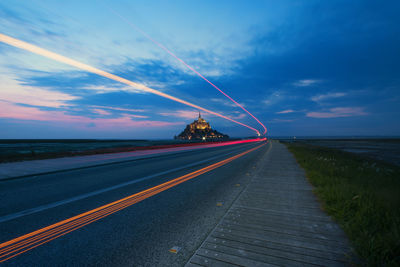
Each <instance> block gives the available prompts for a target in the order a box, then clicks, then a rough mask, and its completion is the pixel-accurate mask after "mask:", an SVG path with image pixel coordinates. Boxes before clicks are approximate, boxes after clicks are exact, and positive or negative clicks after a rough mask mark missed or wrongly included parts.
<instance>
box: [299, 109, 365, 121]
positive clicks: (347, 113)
mask: <svg viewBox="0 0 400 267" xmlns="http://www.w3.org/2000/svg"><path fill="white" fill-rule="evenodd" d="M367 114H368V113H366V112H364V110H363V108H360V107H350V108H344V107H339V108H331V109H329V112H308V113H307V114H306V116H307V117H310V118H319V119H322V118H323V119H326V118H342V117H353V116H364V115H367Z"/></svg>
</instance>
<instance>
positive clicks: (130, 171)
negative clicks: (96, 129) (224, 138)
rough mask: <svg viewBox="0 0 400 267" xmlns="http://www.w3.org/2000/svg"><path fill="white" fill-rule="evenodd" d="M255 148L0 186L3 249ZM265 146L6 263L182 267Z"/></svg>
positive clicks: (192, 153) (219, 150)
mask: <svg viewBox="0 0 400 267" xmlns="http://www.w3.org/2000/svg"><path fill="white" fill-rule="evenodd" d="M258 145H260V143H250V144H240V145H233V146H224V147H218V148H208V149H202V150H198V151H189V152H184V153H180V154H175V155H168V156H161V157H157V158H151V159H142V160H140V161H132V162H125V163H116V164H112V165H107V166H98V167H93V168H87V169H82V170H74V171H65V172H59V173H56V174H48V175H39V176H33V177H26V178H21V179H16V180H9V181H0V199H1V200H2V201H1V203H0V233H1V234H0V243H3V242H6V241H8V240H11V239H13V238H17V237H19V236H21V235H24V234H27V233H30V232H32V231H35V230H37V229H41V228H43V227H46V226H48V225H51V224H54V223H57V222H59V221H61V220H65V219H67V218H70V217H72V216H75V215H77V214H81V213H83V212H86V211H88V210H92V209H95V208H97V207H99V206H102V205H105V204H108V203H110V202H112V201H116V200H119V199H121V198H124V197H127V196H130V195H132V194H134V193H137V192H139V191H142V190H144V189H147V188H150V187H153V186H156V185H159V184H160V183H163V182H166V181H169V180H171V179H174V178H177V177H180V176H182V175H185V174H187V173H190V172H193V171H195V170H198V169H200V168H203V167H205V166H209V165H210V164H213V163H215V162H219V161H221V160H224V159H226V158H229V157H232V156H234V155H237V154H238V153H240V152H243V151H247V150H249V149H251V148H254V147H256V146H258ZM267 147H268V145H264V146H263V147H261V148H259V149H257V150H255V151H253V152H251V153H248V154H246V155H244V156H242V157H240V158H238V159H236V160H234V161H233V162H231V163H228V164H226V165H224V166H222V167H219V168H217V169H215V170H213V171H210V172H207V173H204V174H202V175H200V176H198V177H196V178H194V179H192V180H189V181H186V182H184V183H182V184H180V185H178V186H175V187H172V188H171V189H169V190H166V191H164V192H162V193H160V194H157V195H155V196H152V197H150V198H147V199H145V200H143V201H141V202H139V203H136V204H134V205H132V206H129V207H126V208H125V209H123V210H120V211H119V212H116V213H114V214H112V215H110V216H108V217H105V218H103V219H101V220H99V221H96V222H93V223H91V224H89V225H86V226H85V227H83V228H80V229H78V230H75V231H73V232H70V233H68V234H67V235H64V236H62V237H59V238H57V239H55V240H52V241H51V242H49V243H46V244H43V245H41V246H38V247H36V248H34V249H32V250H29V251H27V252H25V253H22V254H21V255H18V256H16V257H14V258H12V259H10V260H7V261H6V262H4V263H3V264H4V265H5V266H35V265H41V266H59V265H98V264H99V265H105V266H109V265H119V266H121V265H122V266H126V265H135V266H182V265H184V264H185V263H186V262H187V260H188V259H189V258H190V256H191V255H192V254H193V253H194V251H195V250H196V249H197V248H198V247H199V246H200V244H201V242H202V241H203V240H204V239H205V238H206V236H207V234H208V233H209V232H210V231H211V230H212V229H213V228H214V227H215V225H216V224H217V223H218V221H219V220H220V219H221V217H222V216H223V215H224V214H225V213H226V211H227V209H228V208H229V207H230V205H231V203H232V202H233V200H234V199H235V198H236V197H237V195H238V194H239V193H240V192H241V191H242V190H243V186H242V187H237V186H235V185H236V184H238V183H239V184H242V185H246V183H248V180H249V177H250V175H251V174H252V172H253V171H254V169H253V168H252V167H253V166H254V164H255V163H256V162H257V161H258V160H259V159H260V158H262V155H263V154H265V153H266V151H267ZM118 185H123V186H120V187H118ZM109 189H112V190H109ZM96 192H97V193H96ZM93 193H96V194H93ZM218 203H223V204H222V205H217V204H218ZM174 246H177V247H179V248H181V249H179V252H178V253H176V254H175V253H171V252H169V250H170V249H171V248H172V247H174Z"/></svg>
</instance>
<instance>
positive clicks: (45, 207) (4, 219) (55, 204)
mask: <svg viewBox="0 0 400 267" xmlns="http://www.w3.org/2000/svg"><path fill="white" fill-rule="evenodd" d="M234 153H236V152H235V151H232V152H229V153H226V154H223V155H218V156H215V157H211V158H208V159H205V160H201V161H197V162H195V163H190V164H187V165H185V166H181V167H177V168H173V169H170V170H167V171H163V172H159V173H156V174H152V175H148V176H145V177H142V178H138V179H135V180H132V181H128V182H124V183H121V184H118V185H114V186H110V187H107V188H103V189H100V190H96V191H93V192H89V193H86V194H82V195H79V196H75V197H71V198H67V199H64V200H60V201H56V202H53V203H49V204H45V205H41V206H38V207H35V208H31V209H26V210H23V211H19V212H16V213H12V214H7V215H4V216H1V217H0V223H2V222H7V221H10V220H13V219H17V218H20V217H23V216H26V215H30V214H34V213H37V212H41V211H44V210H48V209H51V208H55V207H58V206H61V205H65V204H68V203H71V202H75V201H78V200H82V199H85V198H88V197H92V196H96V195H99V194H102V193H106V192H109V191H112V190H115V189H119V188H121V187H125V186H128V185H132V184H136V183H139V182H143V181H146V180H149V179H152V178H155V177H158V176H161V175H165V174H168V173H172V172H176V171H180V170H183V169H185V168H189V167H194V166H197V165H200V164H203V163H206V162H210V161H213V160H215V159H217V158H221V157H225V156H228V155H231V154H234Z"/></svg>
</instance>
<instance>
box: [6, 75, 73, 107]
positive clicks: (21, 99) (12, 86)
mask: <svg viewBox="0 0 400 267" xmlns="http://www.w3.org/2000/svg"><path fill="white" fill-rule="evenodd" d="M7 75H8V74H7ZM7 75H4V76H0V77H1V78H0V84H1V87H2V88H1V90H0V100H3V101H7V102H12V103H21V104H28V105H32V106H42V107H53V108H57V107H61V106H68V101H71V100H75V99H78V98H79V97H77V96H73V95H70V94H66V93H61V92H57V91H51V90H48V89H43V88H38V87H34V86H28V85H25V84H23V83H21V82H19V81H17V78H15V77H13V75H10V77H8V76H7Z"/></svg>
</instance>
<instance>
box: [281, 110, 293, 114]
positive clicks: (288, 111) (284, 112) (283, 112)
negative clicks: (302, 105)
mask: <svg viewBox="0 0 400 267" xmlns="http://www.w3.org/2000/svg"><path fill="white" fill-rule="evenodd" d="M293 112H295V111H294V110H293V109H285V110H282V111H278V112H276V114H287V113H293Z"/></svg>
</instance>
